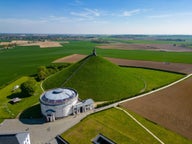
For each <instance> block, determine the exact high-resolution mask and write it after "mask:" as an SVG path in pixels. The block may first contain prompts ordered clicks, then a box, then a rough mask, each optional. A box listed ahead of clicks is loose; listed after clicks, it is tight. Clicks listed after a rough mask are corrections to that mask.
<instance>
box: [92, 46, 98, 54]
mask: <svg viewBox="0 0 192 144" xmlns="http://www.w3.org/2000/svg"><path fill="white" fill-rule="evenodd" d="M92 55H93V56H97V53H96V48H94V49H93V53H92Z"/></svg>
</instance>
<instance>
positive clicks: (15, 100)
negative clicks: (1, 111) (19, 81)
mask: <svg viewBox="0 0 192 144" xmlns="http://www.w3.org/2000/svg"><path fill="white" fill-rule="evenodd" d="M20 101H21V99H20V98H18V97H16V98H13V99H11V100H10V103H11V104H15V103H18V102H20Z"/></svg>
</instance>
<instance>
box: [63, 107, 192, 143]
mask: <svg viewBox="0 0 192 144" xmlns="http://www.w3.org/2000/svg"><path fill="white" fill-rule="evenodd" d="M132 114H133V113H132ZM134 116H135V117H136V118H137V119H138V120H139V121H141V123H142V124H143V125H145V124H146V127H147V128H148V129H150V130H151V131H152V132H154V131H155V130H157V131H156V132H154V133H155V134H156V136H158V137H159V138H160V139H161V140H163V141H164V142H165V143H171V144H181V143H182V144H189V143H191V142H192V141H190V140H187V139H185V138H183V137H181V136H180V135H178V134H175V133H173V132H171V131H169V130H166V129H164V128H162V127H160V126H158V125H156V124H154V123H151V122H149V121H147V120H146V119H144V118H142V117H140V116H138V115H136V114H134ZM153 130H154V131H153ZM99 133H102V134H103V135H105V136H106V137H108V138H110V139H112V140H113V141H114V142H116V143H119V144H127V143H129V144H141V143H144V144H151V143H153V144H156V143H157V144H158V143H159V142H158V141H157V140H156V139H154V138H153V137H152V136H151V135H150V134H149V133H148V132H146V131H145V130H144V129H143V128H142V127H140V126H139V125H138V124H137V123H135V121H133V120H132V119H131V118H130V117H129V116H127V115H126V114H125V113H124V112H122V111H121V110H117V109H115V108H112V109H108V110H105V111H102V112H98V113H95V114H92V115H90V116H88V117H87V118H85V119H83V120H82V121H81V122H80V123H78V124H77V125H75V126H74V127H72V128H71V129H69V130H68V131H66V132H65V133H63V134H62V137H63V138H64V139H66V140H67V141H68V142H69V143H70V144H75V143H77V141H78V143H79V144H85V143H86V144H88V143H91V139H93V138H94V137H95V136H96V135H97V134H99Z"/></svg>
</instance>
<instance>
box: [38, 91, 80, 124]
mask: <svg viewBox="0 0 192 144" xmlns="http://www.w3.org/2000/svg"><path fill="white" fill-rule="evenodd" d="M77 102H78V93H77V92H76V91H75V90H74V89H71V88H57V89H53V90H49V91H46V92H44V93H43V94H42V95H41V96H40V104H41V112H42V114H43V115H44V116H45V117H46V118H47V121H54V120H55V119H57V118H62V117H65V116H68V115H71V114H72V113H73V106H74V105H75V104H77Z"/></svg>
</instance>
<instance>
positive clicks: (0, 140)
mask: <svg viewBox="0 0 192 144" xmlns="http://www.w3.org/2000/svg"><path fill="white" fill-rule="evenodd" d="M0 144H31V142H30V135H29V133H28V132H21V133H16V134H0Z"/></svg>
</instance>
